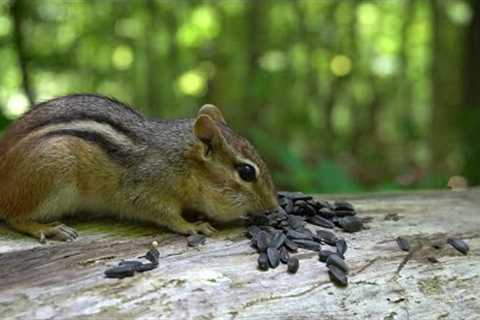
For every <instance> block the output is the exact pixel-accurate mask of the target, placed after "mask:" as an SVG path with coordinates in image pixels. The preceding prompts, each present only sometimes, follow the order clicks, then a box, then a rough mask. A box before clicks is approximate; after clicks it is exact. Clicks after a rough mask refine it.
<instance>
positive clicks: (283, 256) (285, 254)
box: [279, 247, 290, 263]
mask: <svg viewBox="0 0 480 320" xmlns="http://www.w3.org/2000/svg"><path fill="white" fill-rule="evenodd" d="M279 253H280V262H281V263H287V262H288V259H289V258H290V254H289V253H288V250H287V248H285V247H281V248H280V250H279Z"/></svg>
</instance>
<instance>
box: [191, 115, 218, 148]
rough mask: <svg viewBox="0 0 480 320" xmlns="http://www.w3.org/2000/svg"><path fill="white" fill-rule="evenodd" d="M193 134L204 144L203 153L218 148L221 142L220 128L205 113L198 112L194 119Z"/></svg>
mask: <svg viewBox="0 0 480 320" xmlns="http://www.w3.org/2000/svg"><path fill="white" fill-rule="evenodd" d="M193 134H194V135H195V136H196V137H197V138H198V139H199V140H200V141H202V142H203V144H204V145H205V147H206V149H205V155H208V154H210V152H212V151H214V150H215V149H218V148H220V147H221V145H222V143H223V136H222V133H221V132H220V128H219V127H218V126H217V124H216V123H215V121H214V120H213V119H212V118H211V117H210V116H209V115H206V114H200V115H199V116H198V117H197V119H195V124H194V125H193Z"/></svg>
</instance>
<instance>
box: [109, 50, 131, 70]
mask: <svg viewBox="0 0 480 320" xmlns="http://www.w3.org/2000/svg"><path fill="white" fill-rule="evenodd" d="M132 62H133V52H132V49H131V48H130V47H128V46H123V45H122V46H118V47H117V48H115V50H114V51H113V55H112V63H113V65H114V67H115V68H116V69H118V70H126V69H128V68H130V66H131V65H132Z"/></svg>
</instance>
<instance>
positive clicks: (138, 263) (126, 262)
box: [118, 260, 143, 267]
mask: <svg viewBox="0 0 480 320" xmlns="http://www.w3.org/2000/svg"><path fill="white" fill-rule="evenodd" d="M142 264H143V263H142V262H141V261H135V260H124V261H120V263H119V264H118V265H119V266H133V267H137V266H141V265H142Z"/></svg>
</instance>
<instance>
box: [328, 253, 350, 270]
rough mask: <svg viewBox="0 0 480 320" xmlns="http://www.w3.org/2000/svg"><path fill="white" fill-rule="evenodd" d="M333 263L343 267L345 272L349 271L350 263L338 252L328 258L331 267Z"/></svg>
mask: <svg viewBox="0 0 480 320" xmlns="http://www.w3.org/2000/svg"><path fill="white" fill-rule="evenodd" d="M331 265H334V266H336V267H337V268H340V269H342V271H343V272H345V273H348V271H349V269H348V265H347V264H346V263H345V261H344V260H343V259H342V258H341V257H340V256H339V255H338V254H331V255H329V256H328V258H327V266H328V267H330V266H331Z"/></svg>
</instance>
